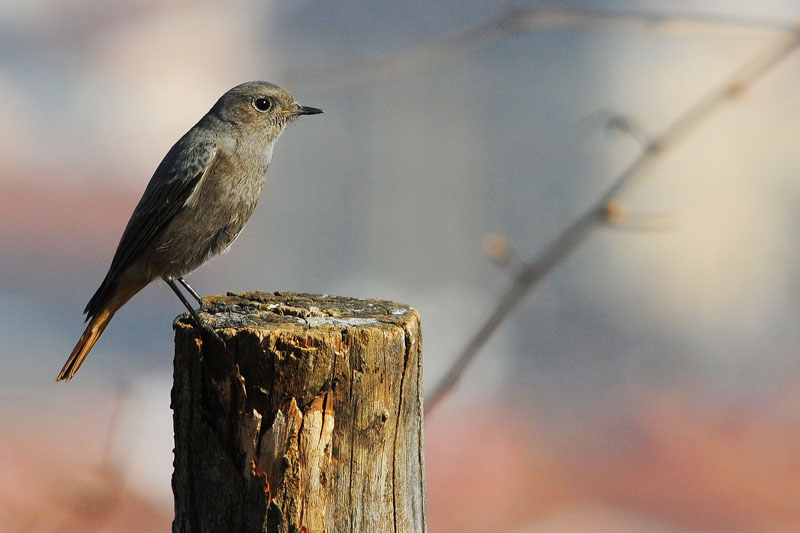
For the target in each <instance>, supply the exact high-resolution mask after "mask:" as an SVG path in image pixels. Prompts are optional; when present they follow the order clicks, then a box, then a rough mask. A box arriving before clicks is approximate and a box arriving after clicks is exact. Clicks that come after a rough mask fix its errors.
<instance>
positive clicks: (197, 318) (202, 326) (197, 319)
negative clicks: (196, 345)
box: [164, 278, 225, 346]
mask: <svg viewBox="0 0 800 533" xmlns="http://www.w3.org/2000/svg"><path fill="white" fill-rule="evenodd" d="M177 279H178V281H180V282H181V285H184V286H187V285H188V283H186V281H183V280H182V278H177ZM164 281H166V282H167V285H169V287H170V288H171V289H172V290H173V291H174V292H175V294H176V295H178V298H179V299H180V301H181V302H183V305H185V306H186V309H188V310H189V313H190V314H191V315H192V318H194V321H195V322H196V323H197V325H198V326H199V327H200V329H202V330H204V331H205V332H206V333H208V334H210V335H211V336H212V337H214V338H215V339H217V340H218V341H219V342H220V344H222V345H223V346H225V341H224V340H222V337H220V336H219V335H218V334H217V332H216V331H214V328H212V327H211V326H209V325H208V324H207V323H206V322H205V321H203V320H202V319H201V318H200V316H199V315H198V314H197V311H195V310H194V309H193V308H192V306H191V305H190V304H189V301H188V300H187V299H186V297H185V296H184V295H183V293H182V292H181V290H180V289H179V288H178V286H177V285H176V284H175V280H174V279H172V278H169V279H166V280H164ZM187 288H188V290H189V291H190V292H191V293H192V296H194V297H195V298H197V299H198V300H199V299H200V297H199V296H197V293H196V292H194V290H193V289H192V288H191V287H187Z"/></svg>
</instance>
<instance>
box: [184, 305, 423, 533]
mask: <svg viewBox="0 0 800 533" xmlns="http://www.w3.org/2000/svg"><path fill="white" fill-rule="evenodd" d="M201 317H202V318H203V319H204V320H206V321H208V323H209V324H210V325H212V326H213V327H214V329H215V330H216V331H217V332H218V333H219V335H220V336H221V337H222V338H223V339H224V340H225V344H226V347H227V348H226V347H223V346H222V344H220V343H219V342H218V341H215V340H214V339H213V338H211V336H209V335H208V334H206V333H203V334H202V335H201V333H200V331H199V330H198V329H197V328H196V327H195V326H194V324H193V322H192V321H191V319H190V318H187V316H183V317H181V318H179V320H177V321H176V323H175V375H174V384H173V389H172V408H173V410H174V424H175V472H174V474H173V477H172V487H173V491H174V493H175V521H174V522H173V527H172V528H173V531H176V532H177V531H180V532H188V531H192V532H196V531H242V532H251V531H270V532H273V531H274V532H293V531H298V532H317V531H327V532H332V533H333V532H339V531H348V532H349V531H358V532H368V531H378V532H383V531H393V532H408V531H411V532H421V531H425V530H426V523H425V474H424V453H423V437H422V358H421V346H420V328H419V314H418V313H417V311H416V310H414V309H412V308H410V307H407V306H404V305H400V304H396V303H393V302H387V301H382V300H356V299H351V298H339V297H331V296H319V295H307V294H293V293H275V294H267V293H260V292H255V293H244V294H228V295H227V296H211V297H206V298H205V299H204V305H203V313H201ZM204 339H205V340H204Z"/></svg>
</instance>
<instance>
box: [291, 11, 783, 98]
mask: <svg viewBox="0 0 800 533" xmlns="http://www.w3.org/2000/svg"><path fill="white" fill-rule="evenodd" d="M575 28H590V29H604V30H605V29H609V28H611V29H620V28H622V29H643V30H647V31H654V30H663V31H668V32H671V31H685V30H689V31H707V30H711V29H728V30H762V31H770V32H775V31H779V32H790V31H791V30H792V29H793V28H792V26H790V25H787V24H785V23H783V22H779V21H774V20H768V19H754V18H744V17H734V16H727V15H711V14H693V13H682V14H681V13H675V14H669V15H668V14H664V13H657V12H654V11H625V12H623V11H604V10H598V9H587V8H579V7H532V8H515V9H509V10H506V11H504V12H503V13H501V14H500V15H499V16H497V17H496V18H494V19H492V20H490V21H489V22H486V23H482V24H479V25H476V26H472V27H469V28H465V29H462V30H459V31H456V32H454V33H451V34H449V35H446V36H444V37H441V38H439V39H436V40H434V41H430V42H426V43H422V44H419V45H417V46H413V47H411V48H410V49H408V50H406V51H403V52H399V53H396V54H392V55H389V56H387V57H384V58H382V59H378V60H375V61H366V62H365V61H355V62H353V63H349V64H346V65H340V66H337V67H334V68H329V69H312V70H303V71H298V70H288V71H286V73H285V77H286V78H288V79H289V80H290V82H291V84H292V85H303V86H306V87H313V86H316V87H325V88H326V89H330V88H331V87H349V86H353V85H359V84H364V83H377V82H384V81H387V80H393V79H398V78H405V77H408V76H410V75H413V74H417V73H420V72H423V71H426V70H429V69H431V68H433V67H434V66H436V65H439V64H442V63H446V62H449V61H452V60H454V59H457V58H459V57H462V56H465V55H467V54H469V53H471V52H473V51H474V50H477V49H479V48H483V47H485V46H488V45H490V44H492V43H494V42H497V41H499V40H501V39H503V38H506V37H509V36H512V35H517V34H519V33H525V32H535V31H546V30H563V29H575Z"/></svg>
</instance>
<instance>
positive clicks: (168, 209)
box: [57, 81, 322, 381]
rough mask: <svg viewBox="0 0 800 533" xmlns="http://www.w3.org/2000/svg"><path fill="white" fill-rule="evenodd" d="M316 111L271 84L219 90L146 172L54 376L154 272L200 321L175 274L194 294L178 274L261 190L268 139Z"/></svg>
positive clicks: (224, 239)
mask: <svg viewBox="0 0 800 533" xmlns="http://www.w3.org/2000/svg"><path fill="white" fill-rule="evenodd" d="M317 113H322V110H321V109H317V108H314V107H304V106H301V105H300V104H298V103H297V102H296V101H295V99H294V97H293V96H292V95H291V94H289V93H288V92H287V91H284V90H283V89H281V88H280V87H277V86H275V85H272V84H271V83H266V82H263V81H253V82H249V83H244V84H242V85H238V86H236V87H234V88H233V89H231V90H230V91H228V92H227V93H225V94H224V95H222V97H221V98H220V99H219V100H218V101H217V103H216V104H214V107H212V108H211V110H210V111H209V112H208V113H206V115H205V116H204V117H203V118H201V119H200V122H198V123H197V124H196V125H195V126H194V127H193V128H192V129H190V130H189V131H188V132H187V133H186V134H185V135H184V136H183V137H181V139H180V140H179V141H178V142H177V143H175V145H174V146H173V147H172V148H171V149H170V151H169V152H167V155H166V156H165V157H164V160H163V161H161V164H160V165H158V168H157V169H156V171H155V173H154V174H153V177H152V178H150V183H148V185H147V188H146V189H145V191H144V194H143V195H142V199H141V200H139V204H138V205H137V206H136V209H134V211H133V214H132V215H131V219H130V220H129V221H128V225H127V226H126V227H125V231H124V232H123V233H122V238H121V239H120V241H119V245H117V251H116V253H115V254H114V259H113V260H112V261H111V267H110V268H109V269H108V274H106V277H105V279H104V280H103V283H101V284H100V288H98V289H97V292H95V293H94V296H92V299H91V300H89V303H88V305H87V306H86V309H84V311H83V312H84V313H85V314H86V320H87V321H88V322H89V324H88V325H87V327H86V330H85V331H84V332H83V335H81V338H80V340H79V341H78V344H77V345H76V346H75V349H74V350H72V353H71V354H70V356H69V359H67V362H66V364H65V365H64V368H62V369H61V373H60V374H59V375H58V378H57V380H58V381H61V380H67V381H69V380H70V379H72V376H74V375H75V372H77V371H78V368H80V366H81V363H83V360H84V359H86V355H87V354H88V353H89V351H90V350H91V349H92V346H94V344H95V343H96V342H97V339H98V338H100V335H101V334H102V333H103V330H104V329H105V328H106V326H107V325H108V322H109V321H110V320H111V318H112V317H113V316H114V313H116V311H117V310H118V309H119V308H120V307H122V306H123V305H124V304H125V303H126V302H127V301H128V300H130V299H131V297H132V296H133V295H134V294H136V293H137V292H139V291H140V290H142V289H143V288H144V287H145V285H147V284H148V283H150V282H151V281H153V280H154V279H156V278H161V279H163V280H164V281H166V282H167V284H168V285H169V286H170V287H171V288H172V290H173V291H175V293H176V294H177V295H178V297H179V298H180V300H181V302H183V304H184V305H185V306H186V307H187V308H188V309H189V312H190V313H191V314H192V316H193V317H194V319H195V320H196V321H197V322H198V325H199V326H200V327H203V328H207V327H206V326H205V325H204V324H203V322H202V321H201V320H200V318H199V317H198V315H197V313H196V312H195V310H194V309H193V308H192V306H191V305H190V304H189V302H188V301H187V300H186V298H185V297H184V295H183V294H182V293H181V291H180V289H179V288H178V285H177V284H176V282H178V283H180V284H181V285H182V286H183V287H184V288H185V289H186V290H187V291H189V293H190V294H191V295H192V297H193V298H195V299H196V300H197V301H198V303H202V302H201V300H200V296H198V294H197V293H196V292H195V291H194V290H193V289H192V288H191V287H190V286H189V284H188V283H186V281H185V280H184V279H183V276H185V275H186V274H188V273H189V272H191V271H193V270H194V269H196V268H197V267H199V266H200V265H201V264H203V263H204V262H205V261H207V260H208V259H209V258H211V257H212V256H214V255H217V254H219V253H222V252H225V251H226V250H227V249H228V248H229V247H230V245H231V244H233V241H234V240H236V237H237V236H238V235H239V232H240V231H242V228H243V227H244V225H245V223H246V222H247V219H249V218H250V215H251V214H252V213H253V209H254V208H255V206H256V203H257V202H258V198H259V197H260V196H261V188H262V187H263V185H264V180H265V179H266V177H267V169H268V168H269V163H270V159H271V158H272V146H273V144H274V143H275V140H276V139H277V138H278V137H279V136H280V134H281V133H282V132H283V129H284V128H285V127H286V125H287V124H288V123H289V122H291V121H292V120H294V119H295V118H297V117H299V116H300V115H315V114H317ZM211 332H212V334H214V335H216V334H215V333H213V330H211Z"/></svg>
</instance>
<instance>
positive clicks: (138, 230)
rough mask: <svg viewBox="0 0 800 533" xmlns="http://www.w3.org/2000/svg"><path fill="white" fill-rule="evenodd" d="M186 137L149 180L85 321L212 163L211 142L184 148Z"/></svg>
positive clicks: (213, 153) (87, 306)
mask: <svg viewBox="0 0 800 533" xmlns="http://www.w3.org/2000/svg"><path fill="white" fill-rule="evenodd" d="M187 137H188V136H187ZM187 137H184V138H183V139H181V140H180V141H178V142H177V143H176V144H175V146H173V147H172V149H171V150H170V151H169V153H167V155H166V156H165V157H164V160H163V161H161V164H160V165H159V166H158V168H157V169H156V171H155V174H153V177H152V178H151V179H150V183H149V184H148V185H147V188H146V189H145V191H144V194H143V195H142V199H141V200H139V204H138V205H137V206H136V209H134V211H133V214H132V215H131V218H130V220H129V221H128V225H127V226H126V227H125V231H124V232H123V233H122V238H121V239H120V241H119V244H118V245H117V251H116V252H115V253H114V259H113V260H112V261H111V267H110V268H109V269H108V273H107V274H106V277H105V279H104V280H103V283H102V284H101V285H100V288H98V289H97V292H95V294H94V296H92V299H91V300H89V303H88V304H87V305H86V309H85V310H84V313H86V315H87V317H86V320H89V318H91V317H92V316H94V315H95V314H96V313H97V312H98V311H99V310H100V308H101V307H102V306H103V303H104V302H105V299H106V297H107V296H108V294H109V291H110V290H111V289H112V287H113V286H114V284H115V283H116V281H117V278H118V276H119V275H120V274H121V273H122V272H123V271H124V270H125V269H126V268H128V266H130V264H131V263H133V262H134V261H135V260H136V259H137V258H138V257H139V255H140V254H141V253H142V252H143V251H144V250H145V249H146V248H147V246H148V245H149V244H150V243H151V242H152V241H153V239H154V238H155V237H156V236H157V235H158V234H159V233H160V232H161V231H162V230H163V229H164V228H165V227H166V226H167V224H168V223H169V222H170V220H172V219H173V218H174V217H175V215H176V214H177V213H178V211H180V209H181V208H182V207H183V206H184V204H185V203H186V200H187V198H189V195H190V194H191V193H192V191H193V190H194V188H195V186H196V185H197V183H198V182H199V181H200V180H201V179H202V177H203V175H204V174H205V173H206V171H207V170H208V169H209V168H210V167H211V165H212V164H213V162H214V159H215V158H216V155H217V148H216V145H215V144H214V143H213V142H201V143H198V144H196V145H195V146H193V147H187V146H186V145H187V144H189V140H188V139H187Z"/></svg>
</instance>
